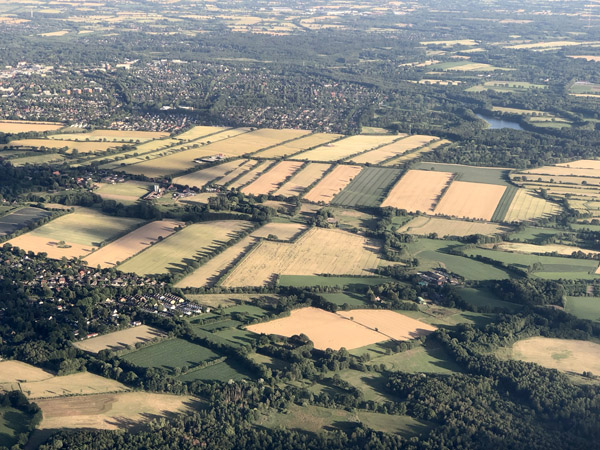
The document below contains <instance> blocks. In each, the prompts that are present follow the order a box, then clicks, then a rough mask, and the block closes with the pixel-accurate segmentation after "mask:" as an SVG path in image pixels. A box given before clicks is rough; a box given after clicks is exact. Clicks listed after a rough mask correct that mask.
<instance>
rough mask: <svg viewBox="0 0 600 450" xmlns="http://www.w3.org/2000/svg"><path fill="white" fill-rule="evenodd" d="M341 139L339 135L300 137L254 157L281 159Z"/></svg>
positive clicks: (321, 134)
mask: <svg viewBox="0 0 600 450" xmlns="http://www.w3.org/2000/svg"><path fill="white" fill-rule="evenodd" d="M341 137H342V135H341V134H329V133H314V134H310V135H308V136H304V137H301V138H300V139H296V140H293V141H290V142H286V143H285V144H281V145H277V146H275V147H272V148H270V149H267V150H263V151H262V152H258V153H257V154H256V155H254V156H257V157H260V158H283V157H284V156H288V155H293V154H294V153H298V152H300V151H302V150H306V149H309V148H312V147H316V146H318V145H322V144H326V143H327V142H331V141H334V140H336V139H339V138H341Z"/></svg>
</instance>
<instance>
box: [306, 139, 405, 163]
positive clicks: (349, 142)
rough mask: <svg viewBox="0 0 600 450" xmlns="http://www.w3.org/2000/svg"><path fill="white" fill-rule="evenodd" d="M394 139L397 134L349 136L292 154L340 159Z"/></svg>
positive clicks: (309, 157)
mask: <svg viewBox="0 0 600 450" xmlns="http://www.w3.org/2000/svg"><path fill="white" fill-rule="evenodd" d="M396 139H398V136H393V135H392V136H390V135H357V136H350V137H346V138H344V139H340V140H339V141H336V142H333V143H331V144H327V145H323V146H321V147H317V148H315V149H313V150H309V151H307V152H304V153H300V154H299V155H296V156H294V159H301V160H308V161H323V162H333V161H340V160H342V159H345V158H348V157H350V156H352V155H355V154H358V153H362V152H366V151H368V150H372V149H375V148H377V147H380V146H382V145H385V144H389V143H391V142H393V141H395V140H396Z"/></svg>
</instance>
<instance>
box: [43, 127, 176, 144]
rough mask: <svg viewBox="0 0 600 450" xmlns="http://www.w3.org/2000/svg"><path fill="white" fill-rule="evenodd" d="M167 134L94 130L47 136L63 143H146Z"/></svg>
mask: <svg viewBox="0 0 600 450" xmlns="http://www.w3.org/2000/svg"><path fill="white" fill-rule="evenodd" d="M167 136H169V133H165V132H161V131H121V130H94V131H90V132H86V133H61V134H54V135H51V136H48V137H49V138H50V139H60V140H63V141H86V140H90V141H101V140H106V141H109V142H138V141H139V142H147V141H152V140H154V139H162V138H166V137H167Z"/></svg>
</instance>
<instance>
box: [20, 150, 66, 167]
mask: <svg viewBox="0 0 600 450" xmlns="http://www.w3.org/2000/svg"><path fill="white" fill-rule="evenodd" d="M64 159H65V157H64V156H63V155H59V154H58V153H45V154H43V155H34V156H25V157H23V158H15V159H11V160H10V163H11V164H12V165H13V166H15V167H21V166H24V165H26V164H33V165H36V164H49V163H59V162H61V161H64Z"/></svg>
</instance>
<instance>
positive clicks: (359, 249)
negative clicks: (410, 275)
mask: <svg viewBox="0 0 600 450" xmlns="http://www.w3.org/2000/svg"><path fill="white" fill-rule="evenodd" d="M379 249H380V244H379V243H378V242H376V241H374V240H372V239H367V238H364V237H362V236H358V235H355V234H351V233H348V232H346V231H342V230H335V229H325V228H313V229H311V230H309V231H307V232H306V233H304V234H303V235H302V236H301V237H300V238H299V239H298V240H297V241H296V242H294V243H293V244H286V243H280V242H270V241H263V242H261V243H260V244H259V245H258V246H257V247H255V248H254V249H253V250H252V251H251V252H250V253H249V254H248V255H247V256H246V257H245V258H244V259H243V260H242V262H241V263H240V264H238V266H237V267H236V268H235V270H234V271H233V272H232V273H231V274H230V275H229V276H228V277H227V278H226V279H225V280H224V281H223V285H224V286H261V285H263V284H265V283H267V282H269V281H272V280H273V277H274V276H275V274H287V275H318V274H322V273H330V274H338V275H368V274H372V271H373V270H374V269H375V268H377V267H378V266H379V263H380V261H381V260H380V259H379V256H378V254H379Z"/></svg>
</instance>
